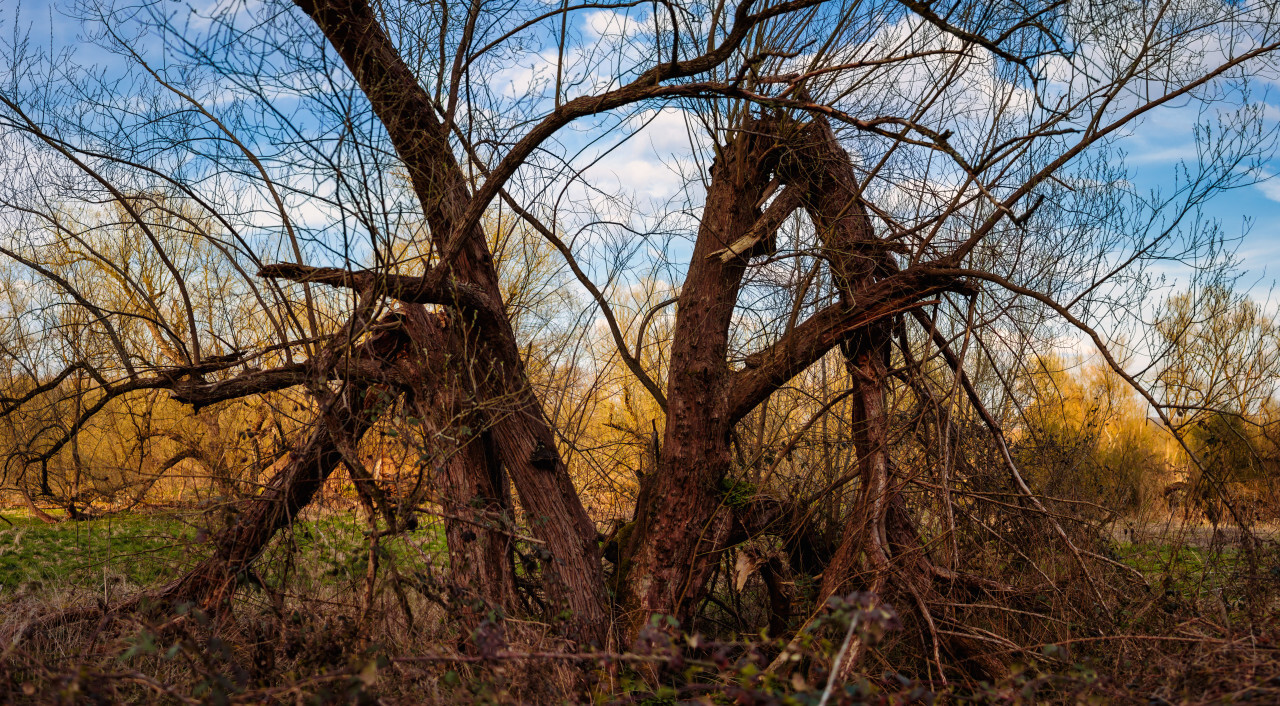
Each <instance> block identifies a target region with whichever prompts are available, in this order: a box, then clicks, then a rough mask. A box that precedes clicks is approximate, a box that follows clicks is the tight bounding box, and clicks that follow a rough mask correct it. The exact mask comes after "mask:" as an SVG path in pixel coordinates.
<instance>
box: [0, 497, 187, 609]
mask: <svg viewBox="0 0 1280 706" xmlns="http://www.w3.org/2000/svg"><path fill="white" fill-rule="evenodd" d="M5 517H6V518H7V519H8V520H9V521H10V522H12V523H13V526H9V525H8V524H6V523H0V589H2V590H4V591H5V592H12V591H15V590H23V589H39V588H42V587H45V586H67V585H71V586H81V587H88V586H97V587H101V586H102V585H103V582H104V581H108V582H115V583H118V582H120V581H121V580H123V581H127V582H128V583H131V584H136V585H145V584H150V583H154V582H157V581H159V580H162V579H164V578H166V577H168V576H170V575H172V571H173V567H175V566H177V565H180V564H182V563H184V560H186V561H189V560H190V557H191V552H190V550H189V547H190V545H191V544H192V542H193V541H194V537H195V529H194V528H192V527H189V526H187V525H185V524H183V523H182V522H180V521H178V520H177V519H175V518H172V517H166V516H160V515H141V514H133V515H114V516H111V517H106V518H102V519H98V520H87V521H83V522H59V523H57V524H52V525H51V524H45V523H43V522H41V521H39V520H37V519H35V518H32V517H27V516H25V515H22V514H9V513H6V514H5Z"/></svg>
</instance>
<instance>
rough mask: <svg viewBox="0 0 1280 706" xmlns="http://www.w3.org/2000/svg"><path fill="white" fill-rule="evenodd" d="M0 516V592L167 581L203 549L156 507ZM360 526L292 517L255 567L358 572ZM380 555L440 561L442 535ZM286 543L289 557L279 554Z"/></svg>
mask: <svg viewBox="0 0 1280 706" xmlns="http://www.w3.org/2000/svg"><path fill="white" fill-rule="evenodd" d="M4 516H5V518H6V519H8V520H9V522H12V523H13V525H12V526H10V525H9V524H8V523H5V522H0V595H3V594H9V595H12V594H13V593H14V592H18V591H28V592H29V591H39V590H44V589H47V588H53V587H67V588H81V589H92V590H95V591H102V590H103V585H104V582H110V583H112V584H115V583H119V582H121V581H125V582H127V583H129V584H132V585H134V586H139V587H140V586H149V585H155V584H159V583H162V582H164V581H167V580H170V579H172V578H174V577H176V576H178V575H179V574H180V572H181V571H183V570H184V568H186V567H188V566H190V565H191V564H193V563H194V562H195V561H197V560H198V559H199V558H200V557H201V556H202V555H203V554H204V552H205V551H207V545H206V544H205V543H204V541H205V540H206V538H207V536H208V535H207V533H206V532H203V531H201V530H200V529H198V528H197V527H196V526H194V523H195V522H202V521H203V519H202V518H200V517H199V516H195V517H193V518H192V520H191V521H184V519H183V518H182V517H180V516H174V515H162V514H121V515H113V516H110V517H106V518H101V519H95V520H87V521H82V522H59V523H56V524H46V523H43V522H40V521H39V520H37V519H35V518H32V517H29V516H27V515H26V514H25V513H10V512H6V513H4ZM366 529H367V525H366V524H365V523H364V521H363V520H362V519H360V518H358V517H357V516H356V515H354V514H346V513H340V514H335V515H331V516H328V517H325V518H323V519H319V520H314V521H300V522H297V523H295V524H294V525H293V527H292V528H291V531H286V532H282V533H280V535H279V537H278V539H277V541H276V543H275V544H274V545H273V547H272V549H271V550H269V551H268V553H267V556H266V557H265V558H264V560H263V561H260V562H259V573H260V574H261V576H262V578H263V580H264V581H266V582H267V583H268V584H270V585H278V584H279V583H280V580H281V578H282V576H283V574H284V570H285V567H286V566H287V567H288V569H289V574H290V576H291V577H293V578H294V579H299V578H300V579H302V580H303V581H304V583H309V584H312V585H326V584H327V585H337V584H342V583H346V582H350V581H355V580H359V579H363V576H364V573H365V568H366V566H367V562H368V556H369V553H368V539H367V538H366V537H365V534H364V533H365V531H366ZM381 547H382V552H383V554H382V556H383V557H384V559H393V560H394V561H395V562H396V564H397V566H398V567H400V570H401V571H402V572H403V571H412V570H413V569H414V568H415V567H417V566H420V565H423V564H425V563H427V562H434V563H437V564H439V563H440V562H442V561H443V560H444V556H445V549H444V536H443V532H442V531H441V530H440V529H439V528H438V526H436V525H430V526H426V527H424V528H423V529H421V530H419V531H417V532H413V533H410V534H408V535H407V536H405V537H390V538H386V539H384V540H383V541H382V542H381ZM288 549H293V550H294V551H293V552H292V562H289V563H286V562H284V561H282V558H283V557H284V556H285V555H286V554H289V553H290V552H288V551H287V550H288Z"/></svg>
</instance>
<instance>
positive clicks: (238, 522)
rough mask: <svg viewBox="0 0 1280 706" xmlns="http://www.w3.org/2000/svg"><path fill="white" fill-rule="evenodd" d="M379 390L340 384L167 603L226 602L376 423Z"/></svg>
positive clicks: (167, 593) (169, 591)
mask: <svg viewBox="0 0 1280 706" xmlns="http://www.w3.org/2000/svg"><path fill="white" fill-rule="evenodd" d="M380 396H381V391H379V390H377V389H371V388H369V387H366V386H363V385H344V387H343V389H342V390H340V391H339V392H338V393H337V394H336V395H334V398H333V399H332V400H330V401H328V402H327V404H326V405H325V407H326V409H325V410H324V411H323V412H322V414H321V416H320V419H319V420H318V421H317V422H316V425H315V428H314V429H312V430H311V433H310V434H309V435H308V437H307V439H306V441H304V442H303V443H302V444H300V445H299V446H298V447H297V448H295V449H294V450H293V451H292V452H290V457H289V462H288V463H287V464H286V465H285V466H284V468H282V469H281V470H280V472H278V473H276V475H275V476H273V477H272V478H271V480H270V481H269V482H268V483H267V486H266V488H265V489H263V491H262V492H261V493H260V494H259V495H257V496H256V497H254V498H251V499H250V500H247V501H245V502H244V503H243V504H242V505H241V507H240V511H239V513H238V514H237V515H236V517H235V519H234V520H233V521H232V523H231V525H230V526H229V527H227V528H226V529H225V530H224V531H222V532H220V533H219V534H218V535H217V536H216V537H215V538H214V539H213V540H212V545H213V554H212V555H211V556H209V557H207V558H206V559H204V560H203V561H201V562H200V563H199V564H198V565H196V567H195V568H194V569H192V570H191V571H189V572H187V574H185V575H184V576H182V577H181V578H179V579H178V580H177V581H175V582H173V583H172V584H170V585H169V586H168V587H166V588H165V589H163V590H162V591H161V596H162V597H163V598H165V599H167V600H169V601H173V602H177V601H184V600H185V601H192V602H194V603H196V604H198V605H200V606H201V607H203V608H205V609H207V610H213V609H217V608H219V607H221V606H223V605H224V604H225V603H226V602H227V601H229V600H230V598H231V595H232V594H233V593H234V592H235V589H236V586H237V585H238V584H239V583H241V582H242V581H243V580H244V579H245V578H246V577H247V572H248V571H249V569H250V566H251V565H252V563H253V562H254V560H256V559H257V558H258V557H259V556H261V554H262V552H263V551H264V550H265V549H266V548H267V545H268V544H269V543H270V541H271V539H272V538H273V537H274V536H275V534H276V532H278V531H279V530H280V529H282V528H284V527H286V526H288V525H289V524H290V523H291V522H293V520H294V518H295V517H296V516H297V514H298V512H299V511H300V510H302V508H304V507H306V506H307V505H308V504H309V503H310V502H311V499H312V498H313V497H314V496H315V494H316V491H318V490H319V489H320V486H321V485H323V484H324V482H325V481H326V480H327V479H328V478H329V476H330V475H331V474H332V473H333V471H334V469H336V468H337V467H338V465H339V464H341V463H342V460H343V455H344V446H346V447H354V446H355V445H356V444H358V443H359V440H360V438H361V437H362V436H364V433H365V432H366V431H368V429H369V427H370V426H371V425H372V424H373V422H374V420H375V418H376V412H375V411H374V410H375V409H376V408H377V406H378V405H377V402H378V400H379V397H380Z"/></svg>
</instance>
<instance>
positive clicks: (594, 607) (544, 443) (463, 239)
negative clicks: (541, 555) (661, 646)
mask: <svg viewBox="0 0 1280 706" xmlns="http://www.w3.org/2000/svg"><path fill="white" fill-rule="evenodd" d="M296 4H297V5H298V7H300V8H301V9H302V10H303V11H304V12H306V13H307V15H309V16H310V17H311V18H312V19H313V20H314V21H315V23H316V25H317V26H318V27H319V28H320V30H321V31H322V32H323V33H324V35H325V37H326V38H328V40H329V42H330V43H331V44H332V45H333V47H334V49H335V50H336V51H337V53H338V55H339V56H341V57H342V60H343V62H344V63H345V64H346V65H347V67H348V68H349V69H350V70H351V72H352V74H353V75H354V76H355V78H356V80H357V81H358V82H359V84H360V87H361V89H362V90H363V91H364V93H365V95H366V97H368V99H369V101H370V104H371V105H372V107H373V110H374V112H375V113H376V114H377V115H378V118H379V119H380V120H381V122H382V124H383V125H384V126H385V127H386V129H387V133H388V135H389V137H390V138H391V141H392V143H393V144H394V146H395V148H396V151H397V153H398V154H399V156H400V158H401V160H402V161H403V162H404V164H405V166H406V167H407V168H408V171H409V177H410V180H411V182H412V184H413V188H414V192H415V193H416V195H417V197H418V200H419V202H420V203H421V205H422V208H423V213H424V215H425V216H426V219H427V222H428V224H429V225H430V227H431V236H432V239H433V241H434V242H435V244H436V246H437V248H438V250H439V251H440V252H441V253H444V254H445V255H446V257H447V256H450V255H452V254H453V252H452V251H454V250H455V249H456V253H457V254H456V256H455V257H453V258H452V260H451V261H450V262H449V263H448V270H447V272H436V273H432V274H433V275H435V276H436V277H437V279H439V278H440V276H441V275H447V276H448V277H452V278H453V279H456V280H457V281H459V282H462V283H464V284H466V285H470V286H474V287H475V288H477V289H478V290H479V291H481V292H482V293H483V294H484V295H485V297H486V298H487V299H488V300H489V301H492V302H501V301H502V296H501V293H502V290H501V288H500V287H499V283H498V275H497V271H496V269H495V268H494V264H493V257H492V255H491V254H490V253H489V250H488V247H487V245H486V243H485V238H484V233H483V231H482V229H481V228H480V227H478V226H477V227H473V228H469V229H467V230H466V231H464V232H458V229H459V228H460V227H462V222H463V219H464V215H465V214H466V212H467V211H468V209H470V208H471V207H472V205H473V204H472V197H471V194H470V192H469V190H468V188H467V182H466V179H465V176H464V174H463V172H462V170H461V169H460V168H459V166H458V163H457V161H456V159H455V158H454V155H453V152H452V149H451V148H450V145H449V142H448V134H447V131H446V127H445V126H444V125H442V124H441V122H440V121H439V120H438V119H437V117H436V115H435V107H434V105H433V104H432V101H431V99H430V97H429V96H428V95H427V93H426V92H425V91H424V90H423V89H422V87H421V86H420V85H419V84H418V82H417V79H416V77H415V76H414V75H413V73H412V72H411V71H410V69H409V67H408V66H407V65H406V64H405V63H404V61H403V60H402V59H401V58H400V56H399V54H398V52H397V51H396V48H395V46H394V45H393V44H392V42H391V41H390V39H389V38H388V37H387V35H386V33H385V32H384V31H383V30H382V28H381V27H380V26H379V25H378V23H377V20H376V18H375V15H374V13H373V10H372V8H371V7H370V6H369V5H368V3H366V2H364V0H296ZM460 305H461V306H460V307H459V308H460V310H461V312H462V313H463V315H464V316H465V317H467V319H468V323H469V324H470V328H469V330H468V331H467V335H466V337H465V340H466V341H467V345H466V346H465V347H464V348H463V349H462V350H457V349H453V350H449V351H447V352H446V353H447V354H448V355H450V356H454V357H455V359H457V357H459V356H467V355H473V356H478V359H479V360H482V361H486V362H487V363H488V364H489V366H490V368H489V374H488V375H487V376H486V378H485V379H484V380H482V381H481V382H480V384H479V386H478V388H477V389H475V390H473V393H474V394H475V395H476V398H477V400H478V402H477V405H478V406H479V407H480V408H482V409H483V410H484V414H486V416H487V418H488V423H487V425H486V427H487V428H488V429H489V430H490V433H491V434H492V435H493V440H494V447H495V448H496V449H498V451H499V453H500V454H501V457H502V462H503V466H504V468H505V469H506V471H507V472H508V473H509V474H510V476H511V480H512V482H513V484H514V486H515V488H516V491H517V493H518V494H519V497H520V504H521V507H522V509H523V510H524V512H525V514H526V517H527V520H528V524H529V527H530V529H531V531H532V533H533V534H534V536H535V537H537V538H538V539H539V540H540V541H542V542H543V543H544V548H545V549H546V550H547V551H548V552H549V553H550V554H551V557H552V558H551V560H550V561H548V562H547V563H546V565H545V566H544V571H543V583H544V588H545V590H546V594H547V598H548V601H549V603H550V605H551V607H552V611H553V612H554V613H557V614H558V613H559V612H561V611H562V610H567V611H569V614H570V616H571V617H570V619H569V626H568V629H567V630H566V631H565V632H566V633H567V634H568V635H569V636H571V637H574V638H578V639H581V640H583V641H586V642H595V643H599V644H603V642H604V637H605V633H606V630H607V626H608V623H609V611H608V604H609V601H608V595H607V593H606V591H605V585H604V580H603V572H602V567H601V564H600V555H599V548H598V546H597V545H596V541H595V538H596V530H595V527H594V525H593V524H592V523H591V521H590V519H589V518H588V517H587V514H586V511H585V509H584V508H583V507H582V503H581V501H580V500H579V498H578V495H577V492H576V491H575V490H574V488H573V484H572V482H571V481H570V479H569V475H568V469H567V468H566V466H565V464H564V462H563V460H562V459H561V458H560V455H559V453H558V452H557V451H556V439H555V436H554V432H553V431H552V429H551V426H550V424H549V423H548V422H547V419H546V417H545V415H544V413H543V411H542V408H541V406H540V405H539V403H538V400H537V398H536V396H535V395H534V393H533V390H532V388H531V387H530V385H529V382H528V379H527V376H526V373H525V370H524V364H523V361H522V359H521V357H520V351H519V348H518V346H517V341H516V338H515V332H514V331H513V330H512V328H511V324H510V321H509V320H508V319H507V318H506V317H505V316H503V315H501V312H495V311H492V310H481V309H474V308H468V307H467V306H466V302H460Z"/></svg>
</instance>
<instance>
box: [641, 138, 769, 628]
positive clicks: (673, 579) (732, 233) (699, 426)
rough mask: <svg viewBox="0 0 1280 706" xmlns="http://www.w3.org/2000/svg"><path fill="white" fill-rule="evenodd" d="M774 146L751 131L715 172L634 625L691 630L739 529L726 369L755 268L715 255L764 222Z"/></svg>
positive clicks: (681, 327) (647, 505)
mask: <svg viewBox="0 0 1280 706" xmlns="http://www.w3.org/2000/svg"><path fill="white" fill-rule="evenodd" d="M771 146H772V140H771V139H769V138H767V137H764V136H761V135H759V134H754V131H753V130H743V131H742V132H740V133H739V135H738V136H737V138H736V139H734V140H733V141H731V142H730V143H729V144H728V145H727V146H725V147H724V148H723V149H722V151H721V153H720V155H719V156H718V157H717V159H716V162H715V164H714V166H713V167H712V181H711V187H710V189H709V190H708V192H707V200H706V204H705V206H704V207H703V216H702V223H701V227H700V229H699V231H698V239H697V243H696V245H695V246H694V250H693V255H692V257H691V263H690V266H689V274H688V276H687V278H686V279H685V282H684V286H683V287H682V289H681V291H680V301H679V310H678V312H677V314H676V324H675V332H676V333H675V340H674V341H673V342H672V348H671V366H670V370H671V372H670V374H669V377H668V381H667V427H666V436H665V439H664V442H663V446H662V458H661V463H660V465H659V467H658V469H657V472H655V473H653V474H651V475H650V476H648V477H647V478H646V482H645V484H644V487H643V488H642V489H641V493H640V498H639V499H638V501H637V507H636V527H635V530H634V531H633V534H632V538H631V541H630V543H629V548H628V549H629V553H630V557H629V560H624V566H623V571H624V572H625V574H626V576H625V585H624V590H625V591H626V592H627V593H626V602H625V606H626V608H627V609H628V611H629V615H628V616H627V624H628V626H629V629H630V632H632V633H634V632H636V630H637V629H638V628H639V627H641V626H643V625H644V624H645V623H646V622H647V621H648V620H649V616H651V615H652V614H654V613H661V614H667V615H674V616H676V618H677V619H679V620H680V621H681V622H682V623H685V624H687V623H688V621H689V619H690V618H691V617H692V610H693V608H694V607H695V606H696V605H697V603H698V601H699V600H700V599H701V598H702V596H703V594H704V592H705V589H706V582H707V580H708V578H709V576H710V574H711V569H712V568H713V567H714V566H715V564H716V563H717V562H718V561H719V556H720V550H721V549H722V548H723V543H724V539H725V537H727V536H728V533H729V531H730V529H731V527H732V518H731V516H730V514H729V513H727V512H717V510H718V509H720V497H721V489H720V484H721V481H722V480H723V479H724V478H725V475H726V474H727V473H728V471H729V468H730V462H731V455H730V448H729V432H730V430H731V427H732V424H733V421H734V420H732V419H731V418H730V416H729V414H728V411H727V385H726V383H727V381H728V379H729V372H730V371H729V366H728V363H727V362H726V359H727V354H728V343H729V325H730V322H731V319H732V316H733V309H734V306H735V304H736V303H737V298H738V290H739V287H740V285H741V281H742V274H743V271H744V269H745V263H744V261H743V260H742V259H740V258H732V259H729V260H728V261H725V260H724V259H722V258H720V257H718V256H715V253H717V251H720V250H721V249H723V248H726V247H728V246H729V245H730V244H732V243H733V242H735V241H736V240H737V239H738V238H739V237H741V236H743V235H744V234H746V233H747V232H748V231H749V230H750V229H751V226H752V225H753V224H754V223H755V222H756V220H757V219H758V218H759V217H760V212H759V209H758V208H757V202H758V201H759V199H760V198H761V195H762V194H763V192H764V188H765V186H766V183H767V181H768V175H769V167H768V164H767V162H768V160H767V159H766V157H767V153H768V152H769V148H770V147H771Z"/></svg>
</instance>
